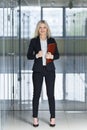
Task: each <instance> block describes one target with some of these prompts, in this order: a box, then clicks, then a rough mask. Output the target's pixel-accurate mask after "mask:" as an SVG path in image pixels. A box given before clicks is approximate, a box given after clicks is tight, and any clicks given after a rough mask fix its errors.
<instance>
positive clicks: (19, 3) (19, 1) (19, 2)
mask: <svg viewBox="0 0 87 130" xmlns="http://www.w3.org/2000/svg"><path fill="white" fill-rule="evenodd" d="M18 5H19V87H20V110H21V0H18Z"/></svg>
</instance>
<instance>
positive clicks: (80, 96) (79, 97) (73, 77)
mask: <svg viewBox="0 0 87 130" xmlns="http://www.w3.org/2000/svg"><path fill="white" fill-rule="evenodd" d="M65 80H66V99H67V100H72V101H81V102H85V85H84V82H83V81H85V74H83V73H81V74H74V73H71V74H66V79H65Z"/></svg>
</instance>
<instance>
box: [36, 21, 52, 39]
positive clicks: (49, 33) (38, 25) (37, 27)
mask: <svg viewBox="0 0 87 130" xmlns="http://www.w3.org/2000/svg"><path fill="white" fill-rule="evenodd" d="M42 23H43V24H45V25H46V27H47V37H51V31H50V28H49V25H48V23H47V22H46V21H45V20H40V21H39V22H38V23H37V26H36V29H35V37H37V36H39V27H40V24H42Z"/></svg>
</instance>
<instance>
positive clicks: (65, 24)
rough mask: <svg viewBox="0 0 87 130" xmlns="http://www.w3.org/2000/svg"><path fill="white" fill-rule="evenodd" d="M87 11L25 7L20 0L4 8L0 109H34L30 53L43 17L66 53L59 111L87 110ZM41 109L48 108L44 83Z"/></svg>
mask: <svg viewBox="0 0 87 130" xmlns="http://www.w3.org/2000/svg"><path fill="white" fill-rule="evenodd" d="M6 4H7V5H8V6H7V7H6ZM86 12H87V9H86V8H84V9H83V8H73V9H71V10H70V9H68V8H57V7H56V8H54V7H53V8H52V7H51V8H50V7H49V8H47V7H42V8H41V7H40V6H26V5H23V4H22V6H21V1H20V0H19V1H16V0H15V2H13V3H11V2H10V4H8V3H5V5H4V6H3V7H1V8H0V17H1V19H0V25H1V31H0V61H1V62H0V66H1V67H0V81H1V82H0V110H31V109H32V96H33V84H32V65H33V61H31V60H30V61H29V60H27V57H26V54H27V49H28V46H29V41H30V39H31V38H32V37H34V30H35V27H36V24H37V22H38V21H39V20H40V19H45V20H47V22H48V24H49V26H50V28H51V32H52V36H53V37H55V39H56V42H57V45H58V49H59V53H60V59H59V60H57V61H55V62H54V63H55V66H56V82H55V99H56V110H87V74H86V73H87V72H86V70H87V62H86V61H87V55H86V54H87V49H86V48H87V47H86V46H87V44H86V43H87V38H86V30H87V29H86V21H87V20H86V14H87V13H86ZM79 21H80V22H79ZM77 23H78V24H77ZM40 110H48V101H47V95H46V87H45V83H44V82H43V88H42V94H41V98H40ZM0 116H1V115H0Z"/></svg>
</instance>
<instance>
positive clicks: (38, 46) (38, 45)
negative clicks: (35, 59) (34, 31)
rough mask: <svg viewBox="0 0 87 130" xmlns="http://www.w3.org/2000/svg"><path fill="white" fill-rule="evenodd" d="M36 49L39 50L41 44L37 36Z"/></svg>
mask: <svg viewBox="0 0 87 130" xmlns="http://www.w3.org/2000/svg"><path fill="white" fill-rule="evenodd" d="M36 44H37V49H38V50H37V51H40V50H41V44H40V38H39V37H37V43H36Z"/></svg>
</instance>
